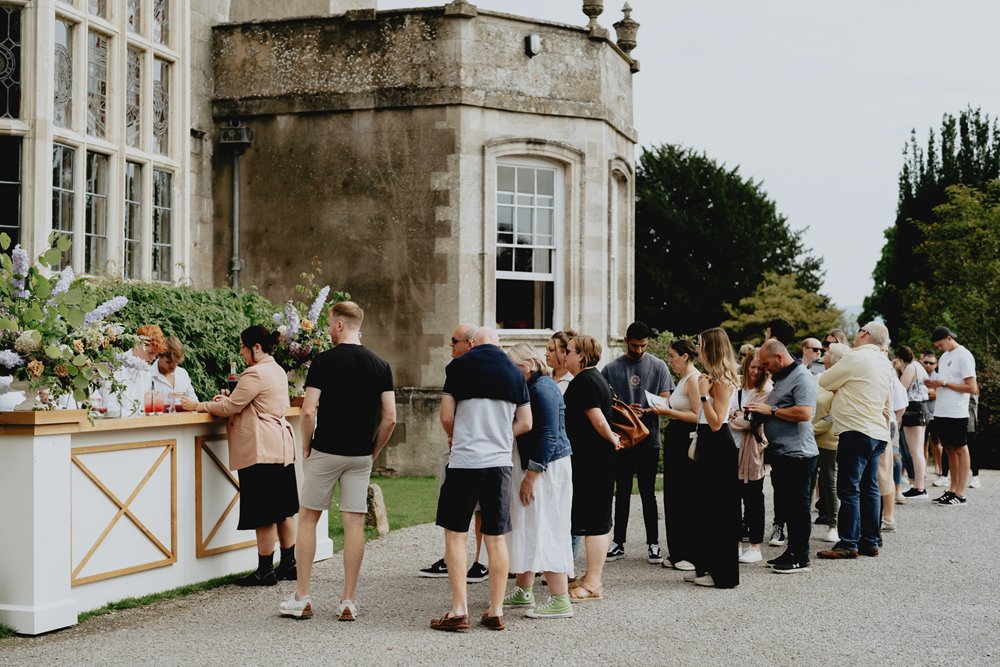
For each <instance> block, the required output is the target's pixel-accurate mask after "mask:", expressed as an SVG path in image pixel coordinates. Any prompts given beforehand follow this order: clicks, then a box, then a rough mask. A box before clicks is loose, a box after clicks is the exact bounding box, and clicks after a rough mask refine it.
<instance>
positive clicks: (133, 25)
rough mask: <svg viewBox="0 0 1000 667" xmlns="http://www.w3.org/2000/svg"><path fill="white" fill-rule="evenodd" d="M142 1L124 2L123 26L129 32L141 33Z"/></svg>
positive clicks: (128, 0)
mask: <svg viewBox="0 0 1000 667" xmlns="http://www.w3.org/2000/svg"><path fill="white" fill-rule="evenodd" d="M141 20H142V0H125V25H126V26H127V27H128V31H129V32H134V33H139V32H141V31H142V23H141Z"/></svg>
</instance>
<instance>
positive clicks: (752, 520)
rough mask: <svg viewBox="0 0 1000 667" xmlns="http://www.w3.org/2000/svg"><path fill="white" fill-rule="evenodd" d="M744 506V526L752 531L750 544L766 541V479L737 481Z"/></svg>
mask: <svg viewBox="0 0 1000 667" xmlns="http://www.w3.org/2000/svg"><path fill="white" fill-rule="evenodd" d="M736 484H738V485H739V489H740V491H739V492H740V502H741V503H742V504H743V508H742V514H743V525H745V526H746V527H747V528H748V529H749V530H750V544H760V543H761V542H763V541H764V478H763V477H761V478H760V479H757V480H754V481H752V482H744V481H743V480H740V479H738V480H736Z"/></svg>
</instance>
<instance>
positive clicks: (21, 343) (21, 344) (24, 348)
mask: <svg viewBox="0 0 1000 667" xmlns="http://www.w3.org/2000/svg"><path fill="white" fill-rule="evenodd" d="M33 333H35V332H34V331H30V330H29V331H23V332H21V335H20V336H18V337H17V340H15V341H14V349H15V350H17V351H18V352H20V353H21V354H31V353H33V352H37V351H38V350H39V348H41V345H40V344H39V343H37V342H36V341H35V340H34V339H33V338H32V337H31V334H33Z"/></svg>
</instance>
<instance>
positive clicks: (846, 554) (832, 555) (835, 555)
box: [816, 547, 878, 560]
mask: <svg viewBox="0 0 1000 667" xmlns="http://www.w3.org/2000/svg"><path fill="white" fill-rule="evenodd" d="M875 553H876V554H877V553H878V549H876V550H875ZM816 555H817V556H819V557H820V558H828V559H832V560H839V559H841V558H857V557H858V550H857V549H847V548H844V547H834V548H832V549H826V550H824V551H820V552H819V553H817V554H816Z"/></svg>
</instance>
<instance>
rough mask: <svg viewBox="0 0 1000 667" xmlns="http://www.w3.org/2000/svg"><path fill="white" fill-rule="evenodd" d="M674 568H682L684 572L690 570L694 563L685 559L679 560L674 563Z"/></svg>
mask: <svg viewBox="0 0 1000 667" xmlns="http://www.w3.org/2000/svg"><path fill="white" fill-rule="evenodd" d="M674 569H675V570H683V571H684V572H690V571H691V570H693V569H694V563H689V562H688V561H686V560H679V561H677V562H676V563H674Z"/></svg>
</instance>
